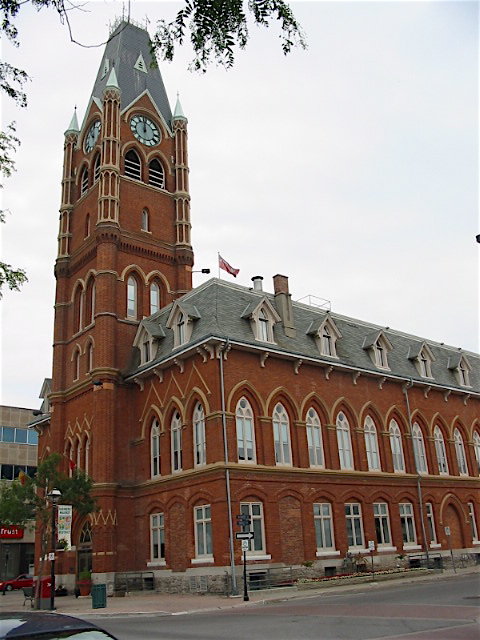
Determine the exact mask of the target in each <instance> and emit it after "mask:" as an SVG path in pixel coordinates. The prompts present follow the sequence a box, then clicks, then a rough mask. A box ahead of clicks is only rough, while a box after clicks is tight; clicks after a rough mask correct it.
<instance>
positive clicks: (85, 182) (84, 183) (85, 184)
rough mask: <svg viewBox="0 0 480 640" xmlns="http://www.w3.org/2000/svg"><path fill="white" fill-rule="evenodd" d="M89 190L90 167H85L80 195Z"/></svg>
mask: <svg viewBox="0 0 480 640" xmlns="http://www.w3.org/2000/svg"><path fill="white" fill-rule="evenodd" d="M87 191H88V168H87V167H85V168H84V170H83V171H82V177H81V181H80V195H81V196H83V194H84V193H86V192H87Z"/></svg>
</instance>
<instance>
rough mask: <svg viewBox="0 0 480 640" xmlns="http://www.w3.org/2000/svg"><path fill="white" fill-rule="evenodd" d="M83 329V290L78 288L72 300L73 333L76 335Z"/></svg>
mask: <svg viewBox="0 0 480 640" xmlns="http://www.w3.org/2000/svg"><path fill="white" fill-rule="evenodd" d="M82 328H83V289H82V287H81V286H78V287H77V288H76V290H75V296H74V298H73V332H74V333H77V332H78V331H81V330H82Z"/></svg>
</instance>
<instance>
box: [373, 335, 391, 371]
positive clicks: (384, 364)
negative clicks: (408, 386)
mask: <svg viewBox="0 0 480 640" xmlns="http://www.w3.org/2000/svg"><path fill="white" fill-rule="evenodd" d="M373 353H374V355H375V364H376V365H377V367H380V368H382V369H388V360H387V351H386V349H385V345H384V344H383V342H382V341H381V340H377V342H376V343H375V344H374V345H373Z"/></svg>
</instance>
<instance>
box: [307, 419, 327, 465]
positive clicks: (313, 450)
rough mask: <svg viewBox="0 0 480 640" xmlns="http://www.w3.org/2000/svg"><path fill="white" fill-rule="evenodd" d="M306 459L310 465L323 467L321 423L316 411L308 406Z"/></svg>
mask: <svg viewBox="0 0 480 640" xmlns="http://www.w3.org/2000/svg"><path fill="white" fill-rule="evenodd" d="M306 428H307V444H308V460H309V462H310V466H311V467H324V466H325V462H324V457H323V439H322V425H321V424H320V418H319V417H318V413H317V412H316V411H315V409H313V408H312V407H310V409H309V410H308V411H307V420H306Z"/></svg>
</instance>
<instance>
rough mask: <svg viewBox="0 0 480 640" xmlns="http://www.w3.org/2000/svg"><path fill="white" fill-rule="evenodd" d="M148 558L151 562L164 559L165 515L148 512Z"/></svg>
mask: <svg viewBox="0 0 480 640" xmlns="http://www.w3.org/2000/svg"><path fill="white" fill-rule="evenodd" d="M150 558H151V560H152V562H158V561H160V560H165V515H164V514H163V513H152V514H150Z"/></svg>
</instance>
